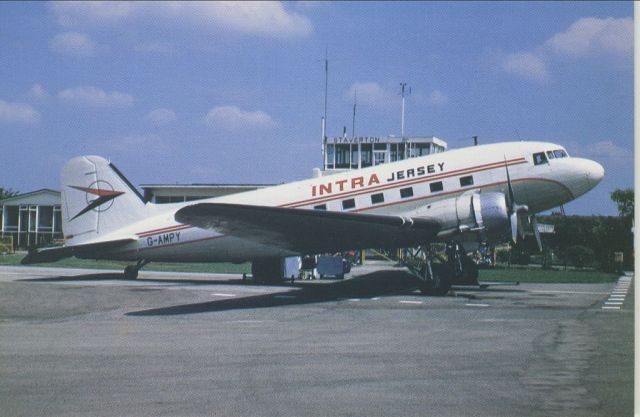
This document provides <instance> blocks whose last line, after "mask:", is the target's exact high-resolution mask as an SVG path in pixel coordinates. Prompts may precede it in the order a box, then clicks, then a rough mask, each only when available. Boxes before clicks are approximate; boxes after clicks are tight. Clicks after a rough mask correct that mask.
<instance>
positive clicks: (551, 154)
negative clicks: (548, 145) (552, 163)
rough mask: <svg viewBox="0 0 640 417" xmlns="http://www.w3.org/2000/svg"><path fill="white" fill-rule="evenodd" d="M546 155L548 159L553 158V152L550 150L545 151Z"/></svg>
mask: <svg viewBox="0 0 640 417" xmlns="http://www.w3.org/2000/svg"><path fill="white" fill-rule="evenodd" d="M547 156H548V157H549V159H553V158H555V156H554V155H553V152H551V151H547Z"/></svg>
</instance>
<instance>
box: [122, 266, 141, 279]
mask: <svg viewBox="0 0 640 417" xmlns="http://www.w3.org/2000/svg"><path fill="white" fill-rule="evenodd" d="M124 278H125V279H136V278H138V269H137V268H136V267H135V266H133V265H128V266H126V267H125V268H124Z"/></svg>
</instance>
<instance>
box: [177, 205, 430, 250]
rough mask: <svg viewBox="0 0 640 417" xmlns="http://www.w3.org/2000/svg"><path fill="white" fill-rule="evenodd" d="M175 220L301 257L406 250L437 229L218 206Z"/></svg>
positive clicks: (365, 217)
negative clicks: (364, 251) (366, 249)
mask: <svg viewBox="0 0 640 417" xmlns="http://www.w3.org/2000/svg"><path fill="white" fill-rule="evenodd" d="M175 219H176V220H177V221H179V222H181V223H185V224H190V225H193V226H197V227H200V228H203V229H212V230H216V231H218V232H220V233H224V234H227V235H231V236H235V237H239V238H242V239H247V240H252V241H255V242H259V243H263V244H267V245H271V246H277V247H280V248H282V249H287V250H291V251H295V252H299V253H323V252H338V251H341V250H348V249H364V248H394V247H405V246H411V245H413V244H422V243H426V242H430V241H432V240H433V239H434V238H435V236H436V234H437V233H438V231H439V230H440V225H439V224H438V223H437V222H436V221H435V220H432V219H424V218H407V217H401V216H387V215H378V214H360V213H353V212H351V213H350V212H333V211H324V210H308V209H292V208H281V207H267V206H251V205H242V204H222V203H200V204H193V205H190V206H187V207H184V208H181V209H180V210H178V211H177V212H176V214H175Z"/></svg>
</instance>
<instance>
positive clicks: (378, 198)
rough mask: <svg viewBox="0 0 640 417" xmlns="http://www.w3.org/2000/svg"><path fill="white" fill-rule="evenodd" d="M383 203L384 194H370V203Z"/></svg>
mask: <svg viewBox="0 0 640 417" xmlns="http://www.w3.org/2000/svg"><path fill="white" fill-rule="evenodd" d="M380 203H384V194H382V193H378V194H371V204H380Z"/></svg>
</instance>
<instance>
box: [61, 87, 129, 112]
mask: <svg viewBox="0 0 640 417" xmlns="http://www.w3.org/2000/svg"><path fill="white" fill-rule="evenodd" d="M58 98H59V99H60V100H62V101H66V102H69V103H78V104H83V105H87V106H92V107H129V106H131V105H133V97H132V96H130V95H129V94H125V93H121V92H118V91H112V92H111V93H107V92H106V91H103V90H100V89H99V88H96V87H91V86H81V87H73V88H68V89H66V90H62V91H60V92H59V93H58Z"/></svg>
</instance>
